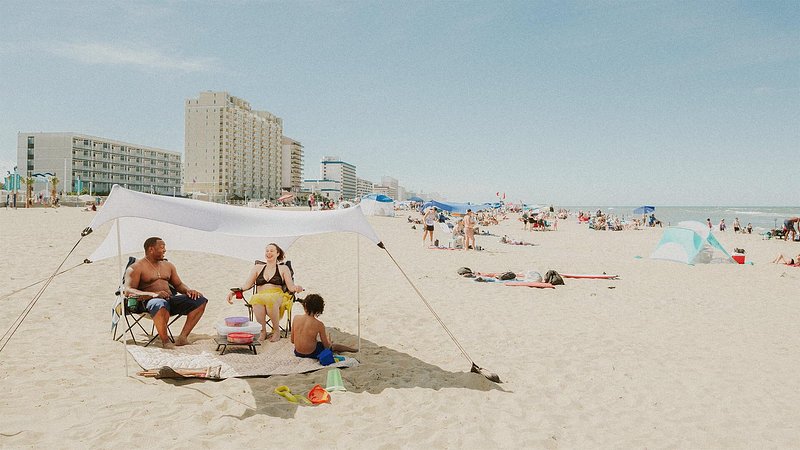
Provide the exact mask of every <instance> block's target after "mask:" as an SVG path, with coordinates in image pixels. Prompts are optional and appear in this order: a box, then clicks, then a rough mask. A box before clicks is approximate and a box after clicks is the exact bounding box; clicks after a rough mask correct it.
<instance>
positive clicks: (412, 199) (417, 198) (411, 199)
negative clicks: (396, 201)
mask: <svg viewBox="0 0 800 450" xmlns="http://www.w3.org/2000/svg"><path fill="white" fill-rule="evenodd" d="M408 201H410V202H417V203H422V202H424V201H425V200H423V199H421V198H419V197H411V198H409V199H408Z"/></svg>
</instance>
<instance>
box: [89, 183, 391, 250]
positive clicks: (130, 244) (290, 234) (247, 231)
mask: <svg viewBox="0 0 800 450" xmlns="http://www.w3.org/2000/svg"><path fill="white" fill-rule="evenodd" d="M111 221H113V222H114V223H113V224H112V228H111V231H110V232H109V233H108V236H106V239H105V240H104V241H103V242H102V243H101V244H100V246H99V247H98V248H97V249H96V250H95V251H94V252H93V253H92V254H91V256H89V260H91V261H98V260H101V259H105V258H109V257H111V256H118V255H119V256H121V255H123V254H128V253H141V252H142V242H144V240H145V239H147V238H148V237H150V236H159V237H161V238H162V239H164V241H166V242H167V245H169V248H170V249H171V250H188V251H197V252H203V253H212V254H216V255H223V256H230V257H232V258H238V259H242V260H245V261H254V260H256V259H259V258H262V257H263V256H264V255H263V253H264V246H265V245H266V243H269V242H275V243H276V244H278V245H280V246H281V247H283V248H288V247H289V246H291V244H292V243H293V242H294V241H295V240H296V239H297V238H298V237H300V236H305V235H311V234H321V233H331V232H342V231H343V232H352V233H357V234H360V235H362V236H364V237H366V238H367V239H369V240H371V241H372V242H374V243H376V244H378V243H379V242H380V239H379V238H378V235H377V234H376V233H375V230H373V229H372V227H371V226H370V225H369V222H367V220H366V218H365V217H364V215H363V214H362V213H361V211H360V209H359V208H348V209H342V210H336V211H283V210H280V211H277V210H271V209H253V208H241V207H237V206H231V205H223V204H218V203H210V202H203V201H198V200H190V199H184V198H176V197H166V196H161V195H152V194H144V193H141V192H135V191H131V190H128V189H125V188H122V187H120V186H119V185H115V186H114V187H113V188H112V189H111V194H110V195H109V196H108V199H107V200H106V202H105V204H104V205H103V208H101V209H100V211H99V212H98V213H97V215H96V216H95V217H94V220H92V222H91V224H89V227H88V228H89V229H90V230H96V229H97V228H99V227H100V226H101V225H103V224H105V223H107V222H111ZM84 232H86V231H84Z"/></svg>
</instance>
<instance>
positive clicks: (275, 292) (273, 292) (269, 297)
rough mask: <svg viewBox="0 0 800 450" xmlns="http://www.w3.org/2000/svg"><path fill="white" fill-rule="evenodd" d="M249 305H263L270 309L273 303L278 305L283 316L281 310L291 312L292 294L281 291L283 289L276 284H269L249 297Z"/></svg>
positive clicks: (273, 305)
mask: <svg viewBox="0 0 800 450" xmlns="http://www.w3.org/2000/svg"><path fill="white" fill-rule="evenodd" d="M250 304H251V305H263V306H266V307H267V309H272V308H274V307H275V305H280V307H279V313H278V314H280V316H283V312H284V311H286V310H288V311H289V313H291V312H292V294H290V293H289V292H283V289H281V288H279V287H277V286H271V287H267V288H264V289H262V290H261V291H259V292H258V293H257V294H255V295H253V296H252V297H251V298H250Z"/></svg>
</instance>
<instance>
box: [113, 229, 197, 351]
mask: <svg viewBox="0 0 800 450" xmlns="http://www.w3.org/2000/svg"><path fill="white" fill-rule="evenodd" d="M166 252H167V249H166V245H165V244H164V241H163V240H162V239H161V238H158V237H151V238H148V239H147V240H145V241H144V253H145V257H144V258H142V259H140V260H138V261H136V262H135V263H133V264H131V266H130V267H128V270H127V271H126V274H125V281H126V283H125V290H124V292H125V295H126V296H128V297H134V296H135V297H136V298H137V300H138V303H139V305H137V308H138V307H141V310H143V311H147V312H148V313H149V314H150V316H151V317H152V318H153V324H154V325H155V327H156V330H157V331H158V337H159V338H161V346H162V347H164V348H173V347H174V346H175V345H178V346H180V345H186V344H188V343H189V333H191V332H192V329H193V328H194V326H195V325H197V322H199V321H200V318H201V317H202V316H203V312H204V311H205V310H206V304H207V303H208V299H206V298H205V297H203V294H202V293H200V292H198V291H196V290H194V289H190V288H189V286H187V285H186V284H185V283H184V282H183V281H182V280H181V278H180V277H179V276H178V271H177V269H176V268H175V265H174V264H172V263H171V262H169V261H167V260H166V259H164V254H166ZM170 285H171V286H172V287H174V288H175V290H176V291H177V292H178V293H179V294H177V295H173V294H172V292H171V290H170ZM176 314H183V315H186V323H184V324H183V329H182V330H181V334H180V335H179V336H178V337H177V338H175V344H174V345H173V344H172V342H171V340H170V338H169V330H168V329H167V321H168V320H169V316H170V315H176Z"/></svg>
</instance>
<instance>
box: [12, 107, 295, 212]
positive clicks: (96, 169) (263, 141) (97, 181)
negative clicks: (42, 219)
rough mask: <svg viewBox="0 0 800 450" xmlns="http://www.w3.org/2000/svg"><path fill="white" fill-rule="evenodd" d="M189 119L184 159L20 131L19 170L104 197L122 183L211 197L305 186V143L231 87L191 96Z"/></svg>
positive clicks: (92, 139) (262, 194) (270, 194)
mask: <svg viewBox="0 0 800 450" xmlns="http://www.w3.org/2000/svg"><path fill="white" fill-rule="evenodd" d="M185 121H186V129H185V133H186V136H185V144H184V145H185V148H184V158H185V160H184V161H183V162H182V161H181V154H180V153H179V152H175V151H169V150H164V149H159V148H153V147H146V146H142V145H137V144H131V143H126V142H121V141H117V140H113V139H107V138H101V137H96V136H89V135H84V134H80V133H43V132H35V133H19V134H18V136H17V167H18V171H19V173H20V175H22V176H23V177H30V176H35V175H36V174H46V173H51V174H55V175H56V176H58V178H60V179H61V180H62V181H61V184H60V185H61V186H62V187H63V186H66V190H67V191H76V192H80V191H81V190H85V191H87V192H88V191H90V190H91V191H92V192H93V193H98V194H105V193H108V192H109V191H110V190H111V187H112V186H113V185H114V184H120V185H122V186H125V187H127V188H129V189H133V190H136V191H141V192H151V193H156V194H165V195H174V194H176V193H180V192H181V191H183V192H184V193H187V194H188V193H192V194H201V195H206V196H208V197H210V198H209V199H210V200H222V199H223V198H236V197H239V198H265V199H275V198H278V197H279V196H280V195H281V192H282V191H290V192H295V193H297V192H299V191H300V188H301V182H302V173H303V145H302V144H301V143H300V142H298V141H296V140H294V139H291V138H288V137H286V136H283V121H282V120H281V119H280V118H279V117H277V116H275V115H273V114H271V113H269V112H266V111H255V110H252V109H251V108H250V105H249V104H248V103H247V102H246V101H244V100H242V99H239V98H236V97H233V96H231V95H229V94H228V93H226V92H203V93H201V94H200V96H199V98H196V99H189V100H187V101H186V105H185ZM182 169H183V170H182ZM62 177H63V178H62ZM65 182H66V184H65ZM62 189H64V188H62Z"/></svg>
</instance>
